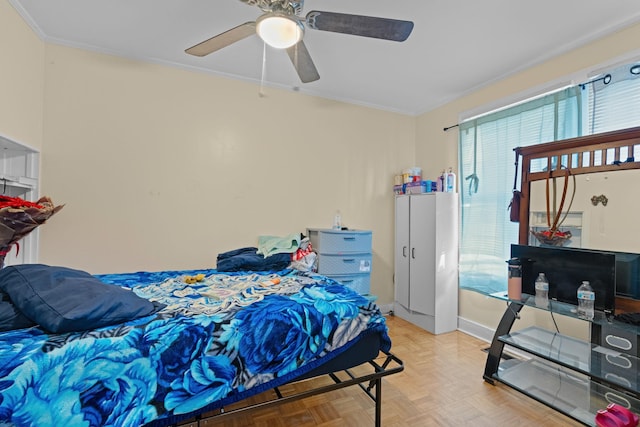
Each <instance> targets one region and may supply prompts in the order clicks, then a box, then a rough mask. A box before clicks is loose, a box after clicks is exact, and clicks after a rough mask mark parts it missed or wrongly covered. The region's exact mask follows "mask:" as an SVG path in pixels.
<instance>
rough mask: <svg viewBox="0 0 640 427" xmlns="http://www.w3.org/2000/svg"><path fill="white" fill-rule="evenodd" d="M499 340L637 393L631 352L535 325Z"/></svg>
mask: <svg viewBox="0 0 640 427" xmlns="http://www.w3.org/2000/svg"><path fill="white" fill-rule="evenodd" d="M498 339H499V340H500V341H501V342H503V343H505V344H508V345H510V346H512V347H515V348H518V349H520V350H523V351H525V352H527V353H530V354H533V355H535V356H538V357H540V358H543V359H546V360H549V361H551V362H554V363H557V364H559V365H562V366H564V367H566V368H569V369H573V370H575V371H578V372H580V373H581V374H584V375H589V376H591V377H592V378H595V379H597V380H602V381H606V382H609V383H612V384H613V385H616V386H619V387H621V388H623V389H625V390H627V391H629V392H632V393H634V394H638V392H639V391H640V390H639V387H638V379H639V378H640V376H639V375H638V367H639V366H640V360H639V359H638V358H636V357H634V356H631V355H628V354H623V353H620V352H618V351H615V350H612V349H609V348H605V347H602V346H599V345H596V344H592V343H589V342H585V341H580V340H577V339H575V338H571V337H568V336H564V335H561V334H559V333H556V332H552V331H549V330H546V329H542V328H539V327H537V326H531V327H528V328H526V329H523V330H520V331H518V332H512V333H510V334H507V335H502V336H501V337H499V338H498Z"/></svg>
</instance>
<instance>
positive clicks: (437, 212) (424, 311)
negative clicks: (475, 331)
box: [394, 192, 458, 334]
mask: <svg viewBox="0 0 640 427" xmlns="http://www.w3.org/2000/svg"><path fill="white" fill-rule="evenodd" d="M395 234H396V242H395V280H394V281H395V304H394V313H395V314H396V315H397V316H399V317H402V318H403V319H405V320H408V321H409V322H411V323H414V324H416V325H418V326H420V327H422V328H424V329H426V330H428V331H429V332H432V333H434V334H440V333H444V332H450V331H453V330H456V329H457V327H458V195H457V194H456V193H442V192H436V193H425V194H415V195H403V196H396V212H395Z"/></svg>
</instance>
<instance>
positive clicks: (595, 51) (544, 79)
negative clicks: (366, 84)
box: [416, 25, 640, 328]
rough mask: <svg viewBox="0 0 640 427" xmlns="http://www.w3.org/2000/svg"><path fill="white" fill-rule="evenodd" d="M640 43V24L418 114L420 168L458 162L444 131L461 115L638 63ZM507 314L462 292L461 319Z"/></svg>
mask: <svg viewBox="0 0 640 427" xmlns="http://www.w3.org/2000/svg"><path fill="white" fill-rule="evenodd" d="M638 40H640V25H635V26H632V27H629V28H627V29H625V30H623V31H619V32H617V33H615V34H613V35H611V36H608V37H604V38H602V39H600V40H597V41H595V42H593V43H591V44H589V45H586V46H583V47H581V48H579V49H576V50H574V51H572V52H570V53H568V54H566V55H562V56H560V57H557V58H555V59H553V60H550V61H548V62H546V63H544V64H541V65H539V66H536V67H532V68H530V69H528V70H525V71H523V72H521V73H518V74H515V75H513V76H511V77H509V78H506V79H504V80H502V81H499V82H497V83H495V84H492V85H490V86H487V87H485V88H483V89H481V90H478V91H476V92H474V93H472V94H469V95H467V96H465V97H463V98H460V99H458V100H456V101H454V102H451V103H449V104H447V105H444V106H442V107H440V108H438V109H436V110H434V111H430V112H428V113H426V114H424V115H422V116H420V117H419V118H418V123H417V135H416V137H417V138H416V142H417V143H416V164H417V165H418V166H422V167H423V169H425V170H426V171H427V173H428V174H437V173H438V172H439V169H442V168H443V167H445V166H447V165H449V164H450V163H452V162H453V164H454V165H456V164H457V163H456V161H455V159H457V142H458V133H457V129H453V130H450V131H448V132H443V128H444V127H446V126H450V125H452V124H455V123H458V120H459V118H460V116H461V115H464V114H465V113H467V112H473V111H476V110H478V109H480V108H482V107H483V106H494V107H495V106H498V105H500V104H501V102H502V103H503V102H505V100H511V101H515V100H516V99H517V98H518V95H519V94H525V93H527V94H530V95H531V94H532V92H531V91H532V88H534V89H535V88H544V87H545V86H546V87H549V86H552V85H556V84H558V83H559V82H569V81H570V80H571V77H574V78H575V77H576V76H582V78H585V77H586V74H585V73H586V72H589V70H595V69H598V68H600V67H601V66H602V65H603V64H606V63H610V62H612V61H613V62H617V59H621V58H629V57H630V56H634V57H635V58H636V59H637V57H640V50H639V45H638V43H637V41H638ZM581 81H584V80H581ZM579 82H580V81H575V82H574V83H579ZM503 105H504V104H503ZM505 208H506V207H505ZM505 274H506V268H505ZM503 312H504V303H503V302H498V301H495V300H492V299H491V298H487V297H485V296H483V295H480V294H477V293H475V292H471V291H460V304H459V315H460V317H461V318H463V319H466V320H468V321H470V322H473V323H477V324H478V325H481V326H486V327H489V328H495V326H496V325H497V323H498V321H499V318H500V316H501V315H502V313H503Z"/></svg>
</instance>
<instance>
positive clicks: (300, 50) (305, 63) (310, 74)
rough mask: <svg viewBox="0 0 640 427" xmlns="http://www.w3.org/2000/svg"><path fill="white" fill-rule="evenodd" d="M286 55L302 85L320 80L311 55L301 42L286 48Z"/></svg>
mask: <svg viewBox="0 0 640 427" xmlns="http://www.w3.org/2000/svg"><path fill="white" fill-rule="evenodd" d="M287 53H288V54H289V58H290V59H291V62H292V63H293V66H294V68H295V69H296V71H297V72H298V76H299V77H300V81H302V83H311V82H315V81H316V80H318V79H320V74H318V70H316V66H315V65H314V64H313V60H312V59H311V55H309V51H308V50H307V47H306V46H305V44H304V42H303V41H302V40H300V41H299V42H298V43H296V44H295V45H293V46H291V47H290V48H287Z"/></svg>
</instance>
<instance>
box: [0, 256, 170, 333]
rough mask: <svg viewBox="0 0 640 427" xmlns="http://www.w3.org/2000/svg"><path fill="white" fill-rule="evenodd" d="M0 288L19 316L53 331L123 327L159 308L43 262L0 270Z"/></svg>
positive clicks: (122, 290) (84, 275) (82, 273)
mask: <svg viewBox="0 0 640 427" xmlns="http://www.w3.org/2000/svg"><path fill="white" fill-rule="evenodd" d="M0 289H1V290H2V291H4V292H5V293H6V294H7V295H9V298H10V299H11V301H12V302H13V304H14V305H15V307H16V308H17V309H18V310H19V311H20V312H22V314H24V315H25V316H26V317H28V318H29V319H31V320H32V321H34V322H35V323H37V324H39V325H40V326H41V327H42V329H44V330H46V331H48V332H54V333H62V332H72V331H86V330H90V329H96V328H100V327H102V326H108V325H113V324H117V323H123V322H126V321H128V320H132V319H136V318H138V317H143V316H148V315H150V314H152V313H155V312H156V311H158V310H159V309H161V308H162V306H161V305H155V304H153V303H152V302H150V301H147V300H146V299H144V298H140V297H139V296H137V295H136V294H134V293H133V292H132V291H130V290H128V289H126V288H122V287H120V286H116V285H110V284H107V283H103V282H101V281H100V280H98V279H97V278H96V277H94V276H92V275H91V274H89V273H87V272H85V271H80V270H73V269H71V268H66V267H53V266H48V265H44V264H22V265H12V266H8V267H5V268H3V269H2V270H0Z"/></svg>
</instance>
